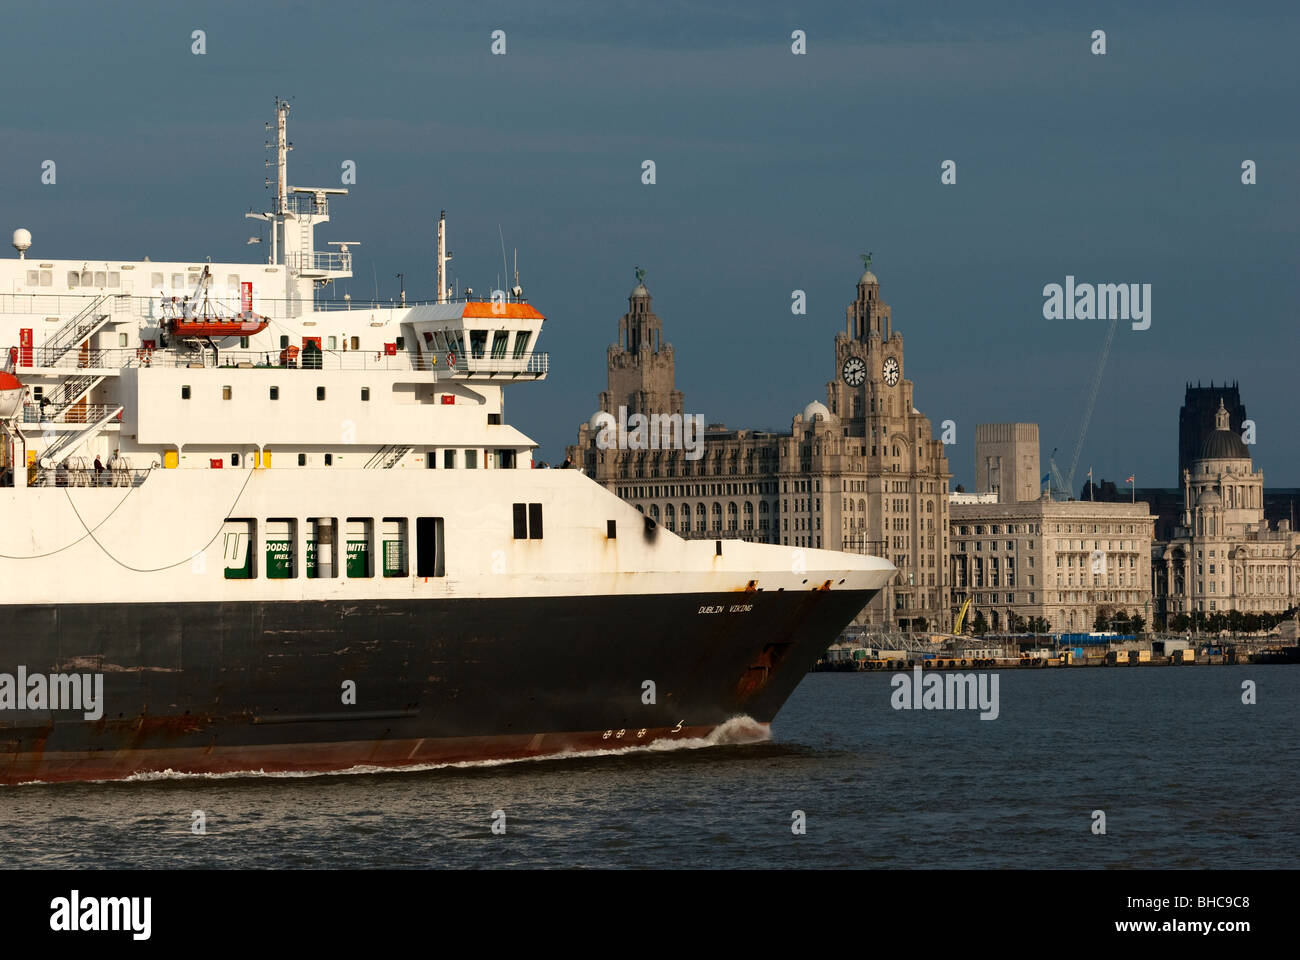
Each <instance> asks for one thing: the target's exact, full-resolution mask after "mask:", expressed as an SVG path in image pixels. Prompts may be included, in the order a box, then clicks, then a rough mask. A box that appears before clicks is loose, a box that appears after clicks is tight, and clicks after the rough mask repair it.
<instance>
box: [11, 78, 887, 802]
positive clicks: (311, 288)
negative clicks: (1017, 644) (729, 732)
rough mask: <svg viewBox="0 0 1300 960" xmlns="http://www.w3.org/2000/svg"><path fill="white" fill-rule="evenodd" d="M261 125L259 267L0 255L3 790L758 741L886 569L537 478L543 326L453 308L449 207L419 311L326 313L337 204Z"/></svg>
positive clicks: (472, 304)
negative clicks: (527, 407)
mask: <svg viewBox="0 0 1300 960" xmlns="http://www.w3.org/2000/svg"><path fill="white" fill-rule="evenodd" d="M288 112H289V107H288V105H287V104H286V103H284V102H282V101H277V102H276V121H275V124H274V128H275V131H276V135H275V141H274V146H275V149H276V151H277V158H276V161H275V162H276V168H277V169H276V180H275V181H274V188H275V192H274V195H273V202H272V204H271V209H270V210H269V211H266V212H264V213H252V214H247V216H249V217H253V218H256V219H258V220H260V221H262V222H263V223H264V224H265V227H264V228H263V229H265V230H266V239H267V241H268V242H267V243H266V244H265V246H264V247H263V248H262V249H265V250H267V253H268V255H267V257H266V260H265V262H243V263H236V262H229V263H211V262H205V263H199V264H196V263H188V262H167V261H154V260H150V259H144V260H135V261H128V260H120V259H108V260H104V259H97V260H89V259H59V258H55V257H46V256H44V255H43V254H41V253H40V252H39V250H38V249H37V250H33V246H34V243H33V238H32V235H31V234H30V233H29V232H28V231H27V230H23V229H20V230H17V231H15V233H14V247H15V250H16V254H17V256H16V257H14V258H5V259H0V344H5V343H8V344H10V345H11V346H9V347H8V349H7V350H6V352H5V356H4V370H3V373H0V448H3V452H2V462H0V618H2V619H3V631H2V632H0V783H5V784H15V783H24V782H29V781H60V780H100V779H117V778H124V777H130V776H132V775H137V774H144V773H150V772H163V771H175V772H178V773H230V772H242V771H248V772H266V773H271V772H289V771H296V772H310V773H315V772H329V771H339V770H350V769H354V768H356V769H361V770H365V769H371V768H376V767H402V766H408V765H417V764H419V765H424V764H439V763H454V762H462V761H480V760H490V759H512V758H527V757H540V756H547V755H553V754H561V753H566V752H574V751H587V750H601V749H608V748H618V747H634V746H641V745H648V744H651V743H653V742H655V741H658V740H663V739H665V738H668V739H687V738H699V737H704V736H706V735H707V734H709V733H710V732H711V731H713V730H715V729H716V728H718V727H719V726H721V725H723V724H725V723H727V722H728V721H729V720H731V719H733V718H736V717H748V718H750V720H752V721H753V722H754V723H756V724H759V725H766V724H769V723H770V722H771V720H772V718H773V717H774V715H775V714H776V713H777V711H778V710H779V708H780V707H781V705H782V704H783V703H784V702H785V700H786V699H787V698H788V697H789V695H790V694H791V692H792V691H793V689H794V688H795V686H796V684H798V682H799V680H800V679H801V678H802V677H803V675H804V674H805V672H806V671H807V670H808V669H809V667H810V666H811V665H812V664H813V663H814V661H815V660H816V659H817V657H818V656H819V655H820V654H821V653H822V651H823V650H824V649H825V648H826V646H827V645H828V644H829V643H830V642H831V641H832V640H833V639H834V638H835V637H836V636H837V635H838V634H839V632H840V630H841V629H842V628H843V627H844V626H845V625H846V624H847V623H849V622H850V621H851V620H852V619H853V617H854V616H855V615H856V614H857V613H858V612H859V611H860V610H861V609H862V607H863V606H864V605H865V604H866V603H867V602H868V601H869V600H870V599H871V597H873V596H874V595H875V594H876V592H878V591H879V590H880V589H881V587H883V586H884V585H885V583H886V582H887V581H888V580H889V579H890V578H891V577H892V576H893V575H894V573H895V570H894V567H893V566H892V565H891V564H890V563H888V562H887V561H885V560H883V559H880V558H877V557H872V556H866V555H857V554H848V553H841V552H836V551H830V550H814V549H800V550H792V549H790V548H788V547H781V546H775V545H765V544H755V543H747V542H742V541H736V540H726V541H723V540H689V539H683V538H682V537H680V536H678V535H677V534H676V533H673V532H671V531H668V530H665V529H664V528H663V527H661V526H659V525H657V524H656V523H655V522H654V521H653V520H652V519H651V518H648V517H646V516H644V515H643V514H642V513H640V512H639V511H638V510H636V509H635V508H634V507H632V506H631V505H629V504H627V503H625V502H624V501H622V500H620V499H619V498H618V497H616V496H615V495H613V494H612V493H610V492H608V491H607V490H605V489H604V488H602V487H601V486H599V485H598V484H596V483H595V482H594V481H592V480H590V479H589V478H588V477H586V476H585V475H584V474H583V473H582V472H581V471H579V470H567V469H541V468H540V467H541V466H542V465H541V464H540V463H539V462H538V461H537V460H536V459H535V453H536V449H537V445H536V444H535V443H534V442H533V441H532V440H530V439H529V438H528V437H527V436H525V435H524V434H522V433H521V432H520V431H519V430H517V429H515V428H514V427H512V426H510V425H509V424H507V423H506V422H505V417H504V413H505V404H504V390H505V387H506V386H511V387H517V388H519V389H526V387H525V386H524V385H525V384H527V383H532V382H536V381H539V380H542V379H544V378H545V377H546V375H547V373H548V370H549V358H548V355H547V354H546V353H544V352H539V351H538V349H537V347H538V345H539V339H540V335H541V331H542V326H543V323H544V320H545V317H544V315H543V314H542V313H541V312H540V311H539V310H538V309H537V308H536V307H534V306H533V305H532V304H530V303H529V302H527V300H526V299H525V298H524V297H523V295H522V290H521V289H520V288H519V286H518V282H517V280H516V283H515V286H514V287H513V288H512V289H511V290H509V291H494V292H493V293H492V294H491V295H490V296H479V297H474V296H455V295H452V291H450V290H449V289H448V285H447V283H446V274H445V267H446V263H447V261H448V254H447V252H446V236H447V234H446V226H445V217H444V218H442V219H440V221H439V224H438V232H437V238H438V246H437V253H436V264H435V270H434V274H435V276H436V278H437V288H436V289H437V295H436V297H435V298H434V299H433V300H432V301H428V302H411V303H406V302H404V300H403V301H401V302H391V301H390V302H387V303H379V302H368V303H365V302H359V301H354V300H350V299H348V298H344V299H343V300H342V301H337V300H330V299H326V297H325V296H324V294H325V293H326V292H328V288H329V286H330V284H331V282H332V281H335V280H339V279H343V278H347V277H350V276H351V275H352V256H353V253H352V251H351V249H350V248H351V247H353V246H356V244H355V243H334V244H326V245H325V246H326V247H327V248H328V247H333V249H326V250H318V249H317V244H316V237H315V231H316V227H317V226H319V225H321V224H323V223H326V222H328V220H329V208H330V204H331V203H333V202H336V199H337V196H338V195H340V194H344V193H346V190H344V189H329V188H317V187H294V186H290V185H289V183H288V179H287V154H288V150H289V144H288V141H287V138H286V124H287V118H288ZM270 127H271V125H270V124H268V129H270ZM467 293H468V291H467Z"/></svg>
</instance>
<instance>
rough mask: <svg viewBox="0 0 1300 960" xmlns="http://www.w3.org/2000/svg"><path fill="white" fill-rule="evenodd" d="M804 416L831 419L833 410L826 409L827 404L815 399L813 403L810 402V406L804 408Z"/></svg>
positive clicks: (808, 418)
mask: <svg viewBox="0 0 1300 960" xmlns="http://www.w3.org/2000/svg"><path fill="white" fill-rule="evenodd" d="M803 418H804V419H805V420H816V419H818V418H820V419H822V420H830V418H831V412H830V410H828V409H826V404H824V403H821V402H820V401H817V400H814V401H813V402H812V403H810V404H808V406H806V407H804V408H803Z"/></svg>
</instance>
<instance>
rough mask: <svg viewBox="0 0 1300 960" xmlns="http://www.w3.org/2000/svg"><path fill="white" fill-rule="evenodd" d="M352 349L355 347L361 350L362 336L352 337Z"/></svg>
mask: <svg viewBox="0 0 1300 960" xmlns="http://www.w3.org/2000/svg"><path fill="white" fill-rule="evenodd" d="M352 349H353V350H360V349H361V338H360V337H353V338H352Z"/></svg>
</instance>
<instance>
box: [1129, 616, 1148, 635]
mask: <svg viewBox="0 0 1300 960" xmlns="http://www.w3.org/2000/svg"><path fill="white" fill-rule="evenodd" d="M1146 625H1147V620H1146V617H1144V616H1142V614H1140V613H1135V614H1133V619H1132V620H1130V621H1129V629H1130V630H1132V631H1133V632H1134V633H1141V632H1142V631H1143V630H1145V629H1146Z"/></svg>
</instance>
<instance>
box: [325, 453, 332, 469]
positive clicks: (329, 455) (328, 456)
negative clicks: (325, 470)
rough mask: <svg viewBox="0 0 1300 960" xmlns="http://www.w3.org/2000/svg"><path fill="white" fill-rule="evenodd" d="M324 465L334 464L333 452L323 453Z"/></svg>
mask: <svg viewBox="0 0 1300 960" xmlns="http://www.w3.org/2000/svg"><path fill="white" fill-rule="evenodd" d="M325 466H327V467H332V466H334V454H332V453H327V454H325Z"/></svg>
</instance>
